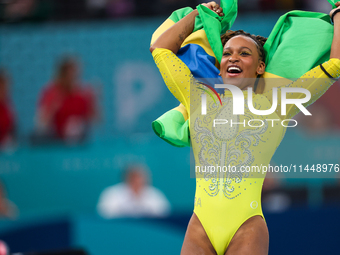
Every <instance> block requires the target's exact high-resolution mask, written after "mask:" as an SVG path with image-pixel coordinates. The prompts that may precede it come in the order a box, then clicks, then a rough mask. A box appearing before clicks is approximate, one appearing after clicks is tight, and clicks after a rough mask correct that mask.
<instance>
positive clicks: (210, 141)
mask: <svg viewBox="0 0 340 255" xmlns="http://www.w3.org/2000/svg"><path fill="white" fill-rule="evenodd" d="M152 55H153V57H154V60H155V62H156V64H157V66H158V68H159V70H160V72H161V74H162V76H163V79H164V81H165V83H166V85H167V87H168V88H169V90H170V91H171V93H172V94H173V95H174V96H175V97H176V98H177V99H178V100H179V101H180V102H181V103H182V104H183V105H184V106H185V108H186V109H187V111H188V115H189V118H190V137H191V138H190V139H191V144H192V148H193V152H194V155H195V165H196V167H195V174H196V194H195V208H194V212H195V214H196V215H197V217H198V218H199V220H200V222H201V223H202V225H203V227H204V229H205V231H206V233H207V235H208V237H209V239H210V241H211V243H212V245H213V246H214V248H215V250H216V252H217V254H218V255H219V254H224V253H225V251H226V249H227V247H228V245H229V243H230V241H231V239H232V237H233V236H234V234H235V233H236V231H237V230H238V229H239V227H240V226H241V225H242V224H243V223H244V222H245V221H246V220H247V219H249V218H250V217H252V216H255V215H260V216H262V217H263V213H262V208H261V189H262V184H263V180H264V177H265V173H263V172H262V171H260V172H254V171H248V172H247V171H246V169H247V168H246V167H249V168H248V170H249V169H251V167H253V168H252V169H253V170H255V169H257V170H259V169H261V167H263V166H268V164H269V163H270V160H271V158H272V156H273V155H274V152H275V150H276V148H277V147H278V145H279V144H280V142H281V140H282V138H283V136H284V134H285V131H286V127H285V126H287V125H288V122H284V123H283V124H284V125H282V123H281V121H282V120H285V119H291V118H292V117H293V116H294V115H295V114H297V113H298V111H299V109H298V108H297V107H295V106H294V105H287V107H286V108H287V111H286V115H281V101H280V99H281V93H280V89H279V93H278V107H277V109H276V111H275V112H274V113H272V114H270V115H267V116H260V115H255V114H253V113H252V112H251V111H250V110H249V108H248V104H247V97H248V91H247V90H245V91H243V95H244V98H245V113H244V115H233V113H232V110H233V107H232V106H233V105H232V94H231V93H230V92H229V91H226V92H225V94H224V95H220V96H221V100H222V105H219V103H218V101H217V103H215V102H214V100H213V99H212V98H211V97H210V96H207V104H206V105H207V110H206V115H201V103H202V102H201V95H202V93H204V91H203V90H202V89H201V88H200V86H201V85H200V84H198V83H196V82H195V80H194V79H193V78H192V75H191V73H190V70H189V69H188V67H187V66H186V65H185V64H184V63H183V62H182V61H181V60H180V59H179V58H177V56H176V55H175V54H174V53H172V52H171V51H169V50H166V49H155V50H154V51H153V53H152ZM323 68H324V69H325V70H326V71H327V72H328V73H329V74H330V75H332V77H335V78H336V77H339V76H340V60H339V59H331V60H329V61H327V62H325V63H324V64H323ZM333 83H334V80H333V79H330V78H329V77H328V76H327V75H326V74H325V73H324V72H323V71H322V70H321V68H320V67H316V68H314V69H312V70H311V71H309V72H307V73H306V74H305V75H303V76H302V77H301V78H299V79H298V80H296V81H295V82H292V83H291V84H289V85H287V86H285V87H290V88H294V87H295V88H304V89H308V90H309V91H310V93H311V96H312V98H311V100H310V101H309V102H308V103H306V104H304V105H305V106H307V105H310V104H311V103H313V102H314V101H315V100H317V99H318V98H319V97H320V96H321V95H322V94H323V93H325V92H326V90H327V89H328V88H329V87H330V86H331V85H332V84H333ZM272 97H273V94H272V91H268V92H266V93H264V94H255V93H253V94H252V99H253V105H254V108H255V109H257V110H267V109H270V108H271V106H272V101H273V99H272ZM304 97H305V94H303V93H300V94H299V93H294V94H287V98H304ZM214 119H219V120H224V121H225V120H227V123H226V124H223V125H215V127H214V125H213V120H214ZM252 120H255V121H252ZM274 120H276V121H274ZM224 123H225V122H224ZM223 166H225V167H227V168H222V167H223ZM213 167H215V171H214V168H213ZM218 167H220V168H218ZM228 167H229V168H228ZM256 167H258V168H256ZM235 169H236V170H237V171H233V170H235ZM242 169H243V170H242Z"/></svg>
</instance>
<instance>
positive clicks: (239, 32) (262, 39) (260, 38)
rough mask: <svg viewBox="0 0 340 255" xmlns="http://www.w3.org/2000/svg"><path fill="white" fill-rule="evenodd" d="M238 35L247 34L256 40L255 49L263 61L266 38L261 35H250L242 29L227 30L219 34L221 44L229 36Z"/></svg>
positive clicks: (229, 37) (227, 39) (224, 42)
mask: <svg viewBox="0 0 340 255" xmlns="http://www.w3.org/2000/svg"><path fill="white" fill-rule="evenodd" d="M238 35H243V36H247V37H250V38H251V39H253V40H254V41H255V42H256V47H257V51H258V53H259V56H260V59H261V60H262V61H263V62H265V60H266V54H265V52H264V49H263V45H264V44H265V43H266V41H267V38H265V37H263V36H260V35H252V34H249V33H247V32H244V31H243V30H236V31H232V30H228V31H227V32H226V33H225V34H224V35H222V36H221V41H222V45H223V46H224V45H225V44H226V43H227V42H228V41H229V40H230V39H231V38H233V37H235V36H238Z"/></svg>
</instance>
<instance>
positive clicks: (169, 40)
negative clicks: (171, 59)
mask: <svg viewBox="0 0 340 255" xmlns="http://www.w3.org/2000/svg"><path fill="white" fill-rule="evenodd" d="M197 15H198V11H197V10H194V11H192V12H190V13H189V14H188V15H186V16H185V17H184V18H183V19H181V20H180V21H178V22H177V23H176V24H174V25H173V26H172V27H170V28H169V29H168V30H166V31H165V32H164V33H163V34H162V35H161V36H160V37H159V38H158V39H157V40H156V41H155V42H154V43H153V44H152V45H151V47H150V52H153V51H154V50H155V49H156V48H162V49H168V50H171V51H172V52H173V53H175V54H176V53H177V51H178V50H179V49H180V48H181V45H182V43H183V42H184V40H185V39H186V38H187V37H188V36H189V35H190V34H191V33H192V31H193V30H194V26H195V18H196V16H197Z"/></svg>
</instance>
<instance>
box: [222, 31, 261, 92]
mask: <svg viewBox="0 0 340 255" xmlns="http://www.w3.org/2000/svg"><path fill="white" fill-rule="evenodd" d="M265 68H266V65H265V63H264V62H263V61H262V60H261V59H260V54H259V50H258V47H257V44H256V42H255V41H254V40H253V39H252V38H250V37H248V36H244V35H237V36H234V37H232V38H231V39H229V40H228V41H227V43H226V44H225V45H224V48H223V57H222V60H221V69H220V71H221V76H222V78H223V81H224V83H225V84H232V85H235V86H237V87H239V88H240V89H246V88H247V87H253V86H254V83H255V79H256V77H257V76H258V75H262V74H263V73H264V71H265Z"/></svg>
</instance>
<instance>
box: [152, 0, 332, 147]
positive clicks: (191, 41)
mask: <svg viewBox="0 0 340 255" xmlns="http://www.w3.org/2000/svg"><path fill="white" fill-rule="evenodd" d="M328 2H329V3H330V4H331V5H332V6H333V7H334V8H335V7H336V6H335V2H337V0H328ZM221 7H222V8H223V11H224V13H225V14H226V15H225V16H224V17H219V16H218V15H217V14H215V13H214V12H213V11H211V10H209V9H208V8H206V7H204V6H202V5H199V6H198V7H197V9H198V11H199V16H197V18H196V21H195V29H194V32H193V33H192V34H191V35H190V36H189V37H188V38H187V40H186V41H185V42H184V43H183V45H182V48H181V49H180V50H179V52H178V54H177V56H178V57H179V58H180V59H181V60H182V61H183V62H184V63H185V64H186V65H187V66H188V67H189V69H190V70H191V72H192V73H193V76H194V77H195V78H197V79H199V78H219V76H218V73H219V63H220V61H221V58H222V52H223V46H222V43H221V40H220V35H221V34H223V33H225V31H226V30H228V29H230V28H231V26H232V24H233V23H234V21H235V18H236V15H237V1H236V0H221ZM191 11H192V9H191V8H183V9H180V10H178V11H175V12H174V13H173V14H172V15H171V16H170V17H169V19H167V20H166V21H165V22H164V23H163V24H162V25H161V26H160V27H159V28H158V29H157V30H156V32H155V33H154V35H153V37H152V43H153V42H154V41H155V40H156V39H157V38H158V36H159V35H160V34H161V33H163V32H164V31H165V30H166V29H167V28H169V27H170V26H172V25H173V24H175V23H176V22H177V21H179V20H180V19H181V18H183V17H184V16H185V15H187V14H188V13H190V12H191ZM332 39H333V25H332V24H331V21H330V17H329V15H327V14H323V13H316V12H305V11H291V12H288V13H286V14H285V15H283V16H281V17H280V18H279V20H278V21H277V23H276V25H275V26H274V28H273V30H272V32H271V34H270V35H269V37H268V40H267V42H266V44H265V45H264V49H265V52H266V72H265V74H264V75H263V78H281V79H275V80H276V81H277V82H266V85H265V88H264V90H265V91H267V90H270V89H271V88H272V87H274V86H282V85H285V84H288V83H290V82H291V80H294V79H297V78H299V77H301V76H302V75H303V74H304V73H306V72H307V71H309V70H310V69H312V68H314V67H315V66H317V65H319V64H321V63H323V62H325V61H327V60H328V59H329V56H330V49H331V44H332ZM268 80H271V81H273V79H268ZM212 85H213V84H212ZM183 111H184V110H183V109H181V111H179V110H178V109H177V110H176V109H175V110H170V111H169V112H167V113H165V114H164V115H162V116H161V117H160V118H158V119H157V120H156V121H154V122H153V129H154V131H155V132H156V134H157V135H158V136H160V137H161V138H162V139H164V140H165V141H167V142H169V143H170V144H172V145H174V146H178V147H184V146H190V139H189V125H188V121H187V120H185V118H184V117H183V116H184V115H183ZM174 116H175V117H174ZM171 118H172V119H174V120H176V125H174V123H173V124H172V125H170V124H165V123H170V122H171ZM156 126H157V128H156ZM184 136H186V137H184Z"/></svg>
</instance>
